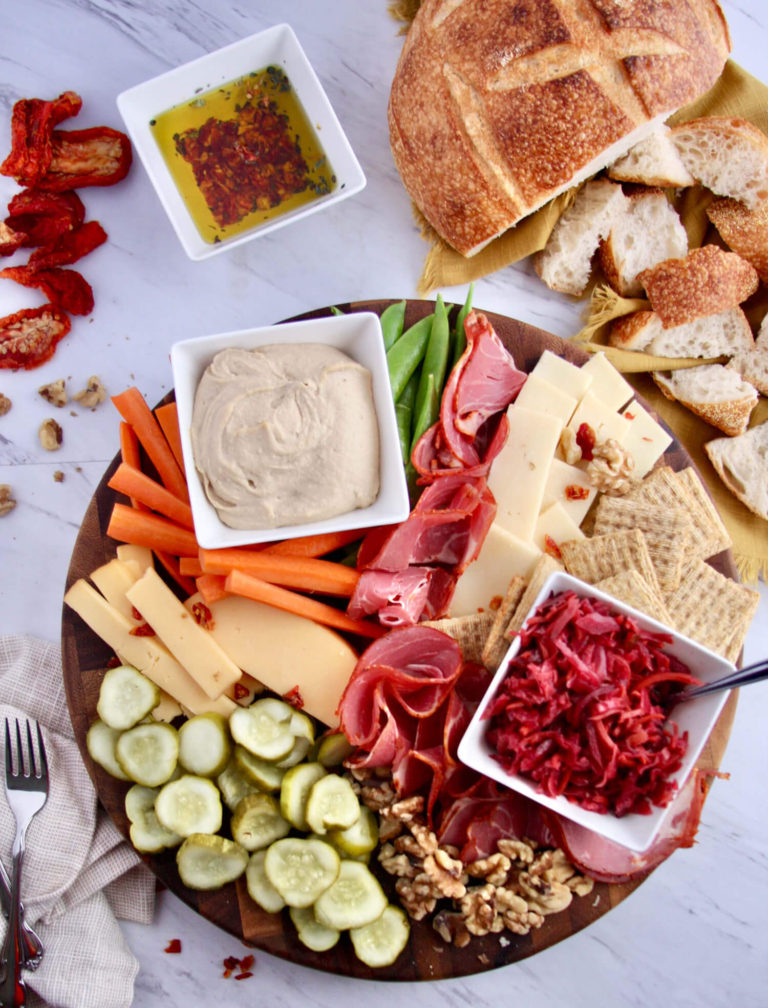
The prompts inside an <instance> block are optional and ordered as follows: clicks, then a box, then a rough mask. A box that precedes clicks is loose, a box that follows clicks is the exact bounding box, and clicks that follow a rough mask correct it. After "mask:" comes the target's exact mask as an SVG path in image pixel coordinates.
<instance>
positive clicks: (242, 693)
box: [234, 682, 249, 700]
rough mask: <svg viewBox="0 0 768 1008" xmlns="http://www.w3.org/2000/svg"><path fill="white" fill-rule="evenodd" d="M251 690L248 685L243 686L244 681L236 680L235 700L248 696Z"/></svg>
mask: <svg viewBox="0 0 768 1008" xmlns="http://www.w3.org/2000/svg"><path fill="white" fill-rule="evenodd" d="M248 693H249V690H248V687H247V686H243V684H242V683H239V682H236V683H235V686H234V694H235V700H243V699H244V698H245V697H247V696H248Z"/></svg>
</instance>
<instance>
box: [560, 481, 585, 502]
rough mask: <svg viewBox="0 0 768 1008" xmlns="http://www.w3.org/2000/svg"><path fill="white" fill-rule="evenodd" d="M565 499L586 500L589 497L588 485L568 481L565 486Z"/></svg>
mask: <svg viewBox="0 0 768 1008" xmlns="http://www.w3.org/2000/svg"><path fill="white" fill-rule="evenodd" d="M565 496H566V499H567V500H572V501H575V500H586V499H587V497H589V487H585V486H580V485H579V484H578V483H569V484H568V486H567V487H566V488H565Z"/></svg>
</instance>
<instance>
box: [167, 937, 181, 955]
mask: <svg viewBox="0 0 768 1008" xmlns="http://www.w3.org/2000/svg"><path fill="white" fill-rule="evenodd" d="M165 951H166V952H168V953H169V954H170V955H178V954H179V953H180V952H181V940H180V939H179V938H171V940H170V941H169V942H168V945H167V946H166V948H165Z"/></svg>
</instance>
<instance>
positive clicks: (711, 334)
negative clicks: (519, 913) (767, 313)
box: [609, 308, 755, 357]
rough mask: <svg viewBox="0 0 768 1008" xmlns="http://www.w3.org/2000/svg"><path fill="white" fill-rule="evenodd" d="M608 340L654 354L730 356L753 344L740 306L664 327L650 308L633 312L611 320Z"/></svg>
mask: <svg viewBox="0 0 768 1008" xmlns="http://www.w3.org/2000/svg"><path fill="white" fill-rule="evenodd" d="M609 342H610V344H611V345H612V346H615V347H621V348H622V349H624V350H642V351H645V352H646V353H649V354H655V355H656V356H657V357H730V356H732V355H733V354H737V353H739V352H740V351H742V350H749V349H750V348H751V347H752V346H754V342H755V341H754V339H753V336H752V329H751V328H750V325H749V319H748V318H747V316H746V315H745V314H744V312H743V311H742V309H741V308H728V309H726V310H725V311H724V312H718V314H716V315H707V316H705V317H704V318H698V319H694V320H693V322H687V323H685V324H684V325H680V326H673V327H672V328H670V329H665V328H664V327H663V326H662V324H661V319H660V318H659V316H658V315H657V314H656V312H653V311H636V312H631V313H630V314H629V315H623V316H622V317H621V318H618V319H616V321H615V322H614V323H613V325H612V327H611V330H610V335H609Z"/></svg>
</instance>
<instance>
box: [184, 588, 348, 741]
mask: <svg viewBox="0 0 768 1008" xmlns="http://www.w3.org/2000/svg"><path fill="white" fill-rule="evenodd" d="M195 598H196V597H195V596H192V598H191V599H190V600H189V602H188V604H191V603H193V602H194V601H195ZM209 608H210V610H211V615H212V617H213V625H212V628H211V630H210V631H209V632H210V634H211V636H212V637H213V639H214V640H215V641H216V642H217V644H218V645H219V646H220V647H221V649H222V650H223V651H225V652H226V653H227V655H229V657H230V658H231V659H232V661H233V662H234V663H235V664H236V665H238V666H239V667H240V668H242V669H243V671H244V672H246V673H247V674H248V675H249V676H253V677H254V679H258V680H259V681H260V682H262V683H264V685H265V686H268V687H269V688H270V689H271V690H274V691H275V692H276V693H279V694H281V695H283V694H285V693H289V692H290V691H291V690H293V689H295V688H298V692H299V696H300V697H301V700H302V702H303V705H304V706H303V710H305V711H306V712H307V713H308V714H312V715H313V716H314V717H316V718H318V719H319V720H320V721H322V722H323V723H324V724H327V725H329V726H331V727H335V726H336V725H338V723H339V719H338V716H337V714H336V708H337V707H338V705H339V700H340V699H341V694H342V693H343V692H344V689H345V687H346V685H347V683H348V682H349V678H350V676H351V675H352V670H353V669H354V667H355V664H356V663H357V658H358V655H357V653H356V651H355V650H354V648H352V647H351V646H350V645H349V644H348V643H347V642H346V640H344V638H343V637H342V636H341V635H340V634H338V633H336V632H335V631H333V630H330V629H329V628H328V627H324V626H321V625H320V624H319V623H314V622H312V620H308V619H304V617H302V616H297V615H295V614H294V613H288V612H282V611H281V610H280V609H275V608H273V607H272V606H268V605H263V604H262V603H261V602H254V601H253V600H252V599H247V598H241V597H238V596H236V595H229V596H227V597H226V598H223V599H219V600H218V601H216V602H212V603H211V604H210V606H209Z"/></svg>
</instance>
